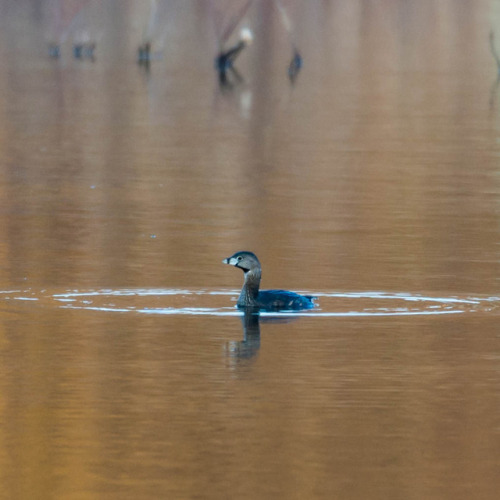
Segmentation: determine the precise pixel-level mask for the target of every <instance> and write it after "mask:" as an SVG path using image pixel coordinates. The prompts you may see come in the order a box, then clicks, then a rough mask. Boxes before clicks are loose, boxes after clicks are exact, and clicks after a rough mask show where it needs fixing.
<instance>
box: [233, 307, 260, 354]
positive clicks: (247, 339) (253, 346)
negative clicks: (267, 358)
mask: <svg viewBox="0 0 500 500" xmlns="http://www.w3.org/2000/svg"><path fill="white" fill-rule="evenodd" d="M241 325H242V327H243V340H231V341H230V342H228V343H227V346H226V349H227V353H228V354H229V356H230V357H231V358H234V359H250V358H253V357H254V356H255V355H256V354H257V352H258V351H259V349H260V316H259V313H258V312H254V311H245V314H244V315H243V316H241Z"/></svg>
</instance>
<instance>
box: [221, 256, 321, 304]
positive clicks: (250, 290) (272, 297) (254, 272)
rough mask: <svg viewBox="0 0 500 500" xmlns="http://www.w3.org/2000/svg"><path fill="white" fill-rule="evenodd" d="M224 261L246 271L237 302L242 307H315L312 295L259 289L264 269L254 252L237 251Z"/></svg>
mask: <svg viewBox="0 0 500 500" xmlns="http://www.w3.org/2000/svg"><path fill="white" fill-rule="evenodd" d="M222 262H223V263H224V264H229V265H232V266H235V267H239V268H240V269H241V270H242V271H243V272H244V273H245V281H244V283H243V288H242V289H241V293H240V296H239V298H238V302H237V306H238V307H240V308H254V309H262V310H267V311H280V310H300V309H312V308H313V307H314V302H313V300H314V297H312V296H310V295H299V294H298V293H295V292H289V291H288V290H259V288H260V279H261V276H262V269H261V267H260V262H259V259H258V258H257V256H256V255H255V254H254V253H252V252H236V253H235V254H234V255H232V256H231V257H228V258H227V259H224V260H223V261H222Z"/></svg>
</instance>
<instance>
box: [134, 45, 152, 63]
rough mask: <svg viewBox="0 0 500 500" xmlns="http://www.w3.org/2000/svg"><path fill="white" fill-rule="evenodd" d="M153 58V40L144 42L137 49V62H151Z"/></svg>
mask: <svg viewBox="0 0 500 500" xmlns="http://www.w3.org/2000/svg"><path fill="white" fill-rule="evenodd" d="M150 59H151V42H144V43H143V44H141V45H139V48H138V50H137V62H138V63H139V64H144V63H149V61H150Z"/></svg>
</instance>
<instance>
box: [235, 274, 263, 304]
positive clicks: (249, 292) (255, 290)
mask: <svg viewBox="0 0 500 500" xmlns="http://www.w3.org/2000/svg"><path fill="white" fill-rule="evenodd" d="M261 274H262V273H261V270H260V269H252V270H250V271H247V272H246V273H245V282H244V283H243V288H242V289H241V293H240V297H239V299H238V305H240V306H249V305H253V304H255V302H256V301H257V296H258V295H259V286H260V277H261Z"/></svg>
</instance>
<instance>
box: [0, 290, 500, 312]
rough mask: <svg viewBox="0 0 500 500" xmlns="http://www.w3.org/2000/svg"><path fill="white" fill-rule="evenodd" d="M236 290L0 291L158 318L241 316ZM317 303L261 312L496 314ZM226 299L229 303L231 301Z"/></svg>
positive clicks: (389, 300)
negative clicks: (303, 307)
mask: <svg viewBox="0 0 500 500" xmlns="http://www.w3.org/2000/svg"><path fill="white" fill-rule="evenodd" d="M238 293H239V291H238V290H189V289H183V288H152V289H150V288H148V289H99V290H74V289H71V290H64V291H55V292H54V291H53V292H50V291H48V290H40V291H36V290H33V289H28V290H5V291H0V300H3V301H5V302H8V301H16V302H19V301H20V302H37V303H39V304H42V305H52V306H56V307H59V308H63V309H80V310H89V311H101V312H120V313H125V312H133V313H139V314H158V315H193V316H200V315H202V316H239V315H241V314H242V312H241V311H240V310H238V309H236V308H235V307H234V304H235V300H236V297H237V296H238ZM303 293H308V294H311V295H315V296H316V297H318V302H319V305H318V307H316V308H315V309H310V310H307V311H283V312H279V313H274V312H273V313H267V312H262V313H261V315H262V316H291V315H293V316H303V317H320V318H321V317H323V318H324V317H356V316H359V317H365V316H373V317H375V316H417V315H418V316H421V315H442V314H464V313H475V312H488V313H496V312H498V311H499V310H500V307H499V306H500V297H498V296H465V295H464V296H449V297H446V296H445V297H443V296H432V295H428V294H413V293H404V292H398V293H387V292H383V291H370V292H325V291H323V292H310V291H308V292H303ZM228 297H230V298H229V299H228Z"/></svg>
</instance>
